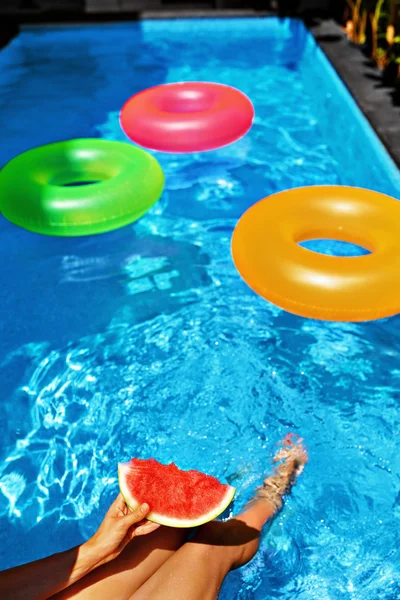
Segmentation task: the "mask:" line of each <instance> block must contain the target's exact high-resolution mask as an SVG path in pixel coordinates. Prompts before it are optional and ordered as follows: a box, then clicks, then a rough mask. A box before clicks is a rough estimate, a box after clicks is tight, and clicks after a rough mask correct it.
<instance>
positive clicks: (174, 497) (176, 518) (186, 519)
mask: <svg viewBox="0 0 400 600" xmlns="http://www.w3.org/2000/svg"><path fill="white" fill-rule="evenodd" d="M118 478H119V487H120V490H121V494H122V495H123V497H124V500H125V502H126V503H127V505H128V506H129V507H130V508H132V509H133V510H135V508H137V506H138V505H139V504H142V503H143V502H147V504H149V506H150V512H149V514H148V515H147V517H146V518H147V519H149V521H153V522H154V523H160V525H167V526H169V527H197V526H198V525H202V524H203V523H207V522H208V521H211V520H212V519H215V517H218V515H220V514H221V513H222V512H223V511H224V510H225V509H226V507H227V506H228V505H229V504H230V502H231V501H232V498H233V496H234V494H235V488H234V487H232V486H230V485H227V484H223V483H220V482H219V481H218V479H216V478H215V477H211V476H210V475H205V474H204V473H200V471H181V469H178V467H177V466H176V465H175V464H174V463H171V464H170V465H162V464H161V463H159V462H158V461H156V460H155V459H154V458H150V459H149V460H141V459H140V458H132V460H130V461H129V462H127V463H120V464H119V465H118Z"/></svg>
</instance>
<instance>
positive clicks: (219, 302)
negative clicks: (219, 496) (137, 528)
mask: <svg viewBox="0 0 400 600" xmlns="http://www.w3.org/2000/svg"><path fill="white" fill-rule="evenodd" d="M194 40H196V41H194ZM184 80H205V81H209V80H213V81H219V82H222V83H226V84H231V85H234V86H235V87H238V88H240V89H241V90H242V91H244V92H245V93H246V94H248V95H249V97H250V98H251V99H252V101H253V103H254V106H255V110H256V115H257V116H256V120H255V124H254V127H253V128H252V130H251V131H250V133H249V134H248V135H247V136H246V137H245V138H243V139H242V140H240V141H238V142H237V143H235V144H233V145H232V146H230V147H227V148H224V149H221V150H218V151H215V152H210V153H204V154H193V155H186V156H175V155H163V154H156V155H157V157H158V159H159V160H160V162H161V164H162V166H163V168H164V170H165V172H166V174H167V184H166V190H165V193H164V195H163V196H162V199H161V200H160V202H159V203H158V204H157V205H156V206H155V207H154V208H153V209H152V210H151V211H150V213H149V214H148V215H147V216H146V217H144V218H143V219H141V220H140V221H139V222H137V223H135V224H134V225H132V226H129V227H125V228H123V229H121V230H119V231H115V232H112V233H109V234H106V235H101V236H94V237H87V238H77V239H56V238H46V237H42V236H39V235H35V234H31V233H28V232H26V231H23V230H21V229H17V228H16V227H14V226H13V225H11V224H10V223H8V222H7V221H5V219H3V218H2V217H0V254H1V261H0V281H1V286H0V370H1V371H0V381H1V391H2V407H1V408H2V410H1V411H0V428H1V432H2V436H1V439H0V492H1V493H0V567H2V568H6V567H10V566H12V565H15V564H18V563H21V562H24V561H28V560H32V559H34V558H38V557H40V556H43V555H45V554H49V553H52V552H55V551H59V550H61V549H64V548H66V547H69V546H71V545H73V544H77V543H79V542H80V541H82V540H83V539H84V538H85V537H87V536H88V535H90V534H91V533H92V532H93V531H94V530H95V528H96V526H97V525H98V524H99V522H100V520H101V517H102V514H103V513H104V510H105V508H106V507H107V505H108V503H109V502H110V501H111V499H112V498H113V496H114V495H115V494H116V492H117V480H116V465H117V461H119V460H125V459H129V458H130V457H132V456H139V457H149V456H154V457H156V458H158V459H159V460H161V461H171V460H175V461H176V462H177V464H178V465H179V466H181V467H182V468H189V467H191V468H199V469H202V470H204V471H207V472H209V473H211V474H214V475H216V476H218V477H220V478H222V479H225V480H226V481H228V482H230V483H232V484H233V485H236V486H237V488H238V494H237V497H236V499H235V503H234V510H235V511H236V510H238V509H240V508H241V507H242V506H243V503H244V502H245V501H246V500H247V499H248V497H249V495H250V494H251V492H252V490H253V489H254V487H255V486H256V485H258V484H259V483H260V481H261V478H262V476H263V474H264V473H265V472H266V470H267V469H268V468H269V465H270V459H271V456H272V454H273V452H274V450H275V447H276V443H277V442H278V440H279V439H280V438H282V437H283V435H284V434H285V433H287V432H288V431H294V432H296V433H299V434H301V435H302V436H303V437H304V438H305V440H306V442H307V445H308V448H309V454H310V462H309V465H308V466H307V468H306V470H305V472H304V475H303V476H302V478H301V480H300V481H299V483H298V485H297V486H296V488H295V490H294V493H293V496H292V497H291V498H290V499H289V500H288V502H287V504H286V506H285V509H284V510H283V512H282V513H281V514H280V515H279V517H278V518H277V519H276V520H275V521H274V523H273V524H272V527H271V528H270V529H269V531H268V533H266V534H265V536H264V537H263V540H262V545H261V549H260V552H259V554H258V555H257V557H256V558H255V559H254V560H253V561H252V562H251V563H250V564H249V565H247V566H246V567H245V568H243V569H242V570H240V571H238V572H235V573H232V574H230V575H229V576H228V578H227V580H226V582H225V584H224V587H223V590H222V592H221V598H223V599H224V600H232V599H233V598H237V599H242V600H244V599H246V600H250V599H251V600H253V599H254V600H255V599H257V600H269V599H270V598H278V597H279V598H281V599H283V600H289V599H291V600H292V599H294V598H296V599H299V600H336V599H351V600H377V599H378V598H379V599H380V600H395V599H397V598H399V597H400V583H399V582H400V458H399V450H398V448H399V442H400V435H399V431H400V410H399V409H400V362H399V344H400V317H395V318H392V319H388V320H382V321H376V322H373V323H367V324H351V323H347V324H346V323H345V324H339V323H324V322H317V321H313V320H307V319H302V318H299V317H296V316H294V315H291V314H288V313H286V312H284V311H282V310H280V309H279V308H277V307H275V306H273V305H271V304H268V303H267V302H265V301H264V300H262V299H261V298H259V297H258V296H256V295H255V294H254V293H253V292H252V291H250V290H249V289H248V288H247V287H246V285H245V284H244V283H243V282H242V280H241V279H240V277H239V275H238V273H237V271H236V270H235V268H234V266H233V264H232V261H231V257H230V238H231V234H232V230H233V228H234V226H235V223H236V221H237V219H238V218H239V216H240V215H241V214H242V213H243V211H244V210H245V209H246V208H247V207H249V206H250V205H251V204H253V203H254V202H255V201H257V200H258V199H260V198H262V197H264V196H266V195H268V194H271V193H273V192H276V191H280V190H283V189H286V188H290V187H296V186H304V185H312V184H347V185H356V186H361V187H368V188H371V189H376V190H379V191H382V192H385V193H388V194H391V195H393V196H397V197H399V196H400V180H399V175H398V171H397V169H396V168H395V167H394V165H393V164H392V163H391V161H390V159H389V158H388V156H387V155H386V153H385V151H384V150H383V149H382V147H381V145H380V143H379V142H378V140H377V139H376V137H375V135H374V134H373V132H372V131H371V130H370V128H369V126H368V124H367V123H366V121H365V120H364V118H363V117H362V116H361V114H360V113H359V112H358V110H357V108H356V107H355V104H354V102H353V100H352V99H351V98H350V97H349V95H348V93H347V91H346V90H345V88H344V87H343V85H342V84H341V83H340V81H339V79H338V78H337V76H336V75H335V73H334V72H333V71H332V69H331V67H330V65H329V64H328V62H327V61H326V59H325V58H324V56H323V55H322V53H321V52H320V50H319V49H318V48H317V47H316V46H315V44H314V42H313V40H312V38H311V37H310V36H309V34H308V33H307V32H306V31H305V29H304V27H303V26H302V24H300V23H298V22H295V21H282V22H280V21H278V20H275V19H266V20H261V19H260V20H257V19H254V20H235V21H233V20H221V21H209V20H199V21H185V20H182V21H171V22H168V21H166V22H164V21H156V22H142V23H135V24H124V25H104V26H89V27H76V26H72V27H63V28H61V27H54V28H50V27H47V28H36V27H32V28H26V29H24V30H23V31H22V33H21V34H20V35H19V36H18V37H17V38H16V39H15V40H14V41H13V42H12V43H11V44H10V45H9V46H8V47H7V48H6V49H4V50H3V51H2V52H1V53H0V127H1V133H2V144H1V146H0V163H1V164H3V163H4V162H6V161H7V160H9V159H11V158H12V157H13V156H15V155H17V154H18V153H20V152H22V151H24V150H27V149H28V148H32V147H34V146H37V145H39V144H44V143H47V142H52V141H56V140H62V139H66V138H73V137H93V136H95V137H96V136H97V137H102V138H106V139H116V140H125V137H124V135H123V133H122V132H121V130H120V127H119V123H118V111H119V109H120V107H121V105H122V104H123V102H124V101H125V100H126V99H127V98H128V97H129V96H131V95H132V94H133V93H135V92H137V91H139V90H141V89H143V88H146V87H148V86H151V85H156V84H160V83H164V82H173V81H184ZM314 244H317V245H314V246H313V243H312V242H310V243H309V247H311V248H314V249H318V250H322V251H328V252H330V253H332V252H333V253H335V252H336V253H342V252H343V248H342V246H340V247H339V246H336V245H335V243H334V242H324V243H323V244H322V246H321V242H314ZM351 250H352V252H354V253H358V252H359V250H357V249H355V248H352V249H351Z"/></svg>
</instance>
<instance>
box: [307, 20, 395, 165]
mask: <svg viewBox="0 0 400 600" xmlns="http://www.w3.org/2000/svg"><path fill="white" fill-rule="evenodd" d="M310 31H311V33H312V34H313V36H314V39H315V41H316V43H317V44H318V46H319V47H320V48H321V50H322V51H323V53H324V55H325V56H326V57H327V59H328V61H329V62H330V64H331V65H332V67H333V68H334V70H335V71H336V73H337V74H338V76H339V77H340V79H341V80H342V82H343V83H344V85H345V86H346V88H347V89H348V91H349V93H350V94H351V96H352V97H353V99H354V101H355V102H356V104H357V106H358V107H359V109H360V110H361V112H362V113H363V115H364V116H365V118H366V119H367V120H368V122H369V123H370V125H371V127H372V129H373V130H374V131H375V133H376V135H377V136H378V138H379V139H380V141H381V142H382V144H383V145H384V147H385V148H386V150H387V152H388V153H389V155H390V156H391V158H392V160H393V161H394V163H395V164H396V165H397V167H399V168H400V107H396V106H395V105H394V104H393V102H392V100H391V96H390V95H391V92H392V90H391V88H388V87H384V85H383V83H382V81H381V75H380V71H379V69H378V68H377V67H376V66H373V65H372V64H370V63H369V61H368V59H367V58H366V57H365V56H364V55H363V53H362V52H361V49H360V48H359V47H358V46H355V45H354V44H352V43H351V42H350V41H349V40H348V38H347V37H346V35H345V34H344V32H343V31H342V29H341V28H340V27H339V25H337V24H336V23H335V22H334V21H321V22H320V23H319V24H317V25H314V26H312V27H311V28H310Z"/></svg>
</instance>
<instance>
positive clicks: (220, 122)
mask: <svg viewBox="0 0 400 600" xmlns="http://www.w3.org/2000/svg"><path fill="white" fill-rule="evenodd" d="M253 118H254V108H253V105H252V103H251V102H250V100H249V99H248V97H247V96H245V95H244V94H243V93H242V92H240V91H239V90H237V89H235V88H233V87H230V86H228V85H222V84H220V83H201V82H188V83H168V84H164V85H159V86H156V87H152V88H149V89H148V90H144V91H143V92H139V94H135V96H132V98H130V99H129V100H128V101H127V102H126V103H125V104H124V106H123V107H122V110H121V115H120V122H121V127H122V129H123V130H124V132H125V133H126V135H127V136H128V137H129V138H130V139H131V140H132V141H133V142H135V143H136V144H139V145H140V146H143V147H144V148H150V149H152V150H160V151H161V152H202V151H205V150H215V148H221V147H222V146H226V145H228V144H231V143H232V142H235V141H236V140H238V139H239V138H241V137H242V136H244V135H245V134H246V133H247V132H248V130H249V129H250V127H251V124H252V122H253Z"/></svg>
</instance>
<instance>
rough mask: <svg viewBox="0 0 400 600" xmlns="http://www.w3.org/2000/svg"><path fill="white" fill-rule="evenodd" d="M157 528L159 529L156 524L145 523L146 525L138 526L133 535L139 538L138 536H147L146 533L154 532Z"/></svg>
mask: <svg viewBox="0 0 400 600" xmlns="http://www.w3.org/2000/svg"><path fill="white" fill-rule="evenodd" d="M159 527H160V525H159V524H158V523H152V522H151V521H146V523H144V524H143V525H140V526H139V527H137V528H136V529H135V531H134V534H133V535H134V537H136V536H140V535H147V534H148V533H151V532H152V531H155V530H156V529H158V528H159Z"/></svg>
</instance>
